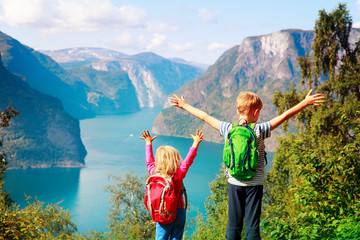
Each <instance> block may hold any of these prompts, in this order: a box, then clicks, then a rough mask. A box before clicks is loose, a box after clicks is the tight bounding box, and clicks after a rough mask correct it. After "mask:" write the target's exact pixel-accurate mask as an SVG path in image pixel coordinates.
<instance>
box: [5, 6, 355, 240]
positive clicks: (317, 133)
mask: <svg viewBox="0 0 360 240" xmlns="http://www.w3.org/2000/svg"><path fill="white" fill-rule="evenodd" d="M351 29H352V18H351V16H350V15H349V12H348V10H347V8H346V5H343V4H339V6H338V7H337V8H336V9H335V10H334V11H332V12H329V13H327V12H325V11H324V10H322V11H319V18H318V20H317V21H316V22H315V27H314V31H315V38H314V41H313V44H312V49H313V54H312V55H306V56H305V57H299V58H298V64H299V66H300V68H301V75H302V84H303V85H304V86H305V87H306V88H307V91H308V89H310V88H311V89H314V90H316V92H319V93H322V94H323V95H324V96H325V103H324V104H323V105H322V106H320V107H316V108H315V109H307V110H304V111H303V112H301V113H299V114H298V115H297V116H296V118H294V119H293V121H291V122H287V123H286V124H285V125H284V127H283V129H284V131H285V132H286V133H287V134H286V135H285V136H283V137H281V138H279V139H278V141H279V146H278V148H277V149H276V154H275V156H274V160H273V167H272V169H271V170H270V172H269V173H268V175H267V177H266V183H265V186H264V189H265V191H264V192H265V196H264V198H263V208H262V221H261V234H262V238H263V239H359V238H360V201H359V199H360V108H359V106H360V40H359V41H357V42H356V43H355V45H351V44H350V43H349V35H350V32H351ZM324 79H325V80H324ZM307 91H304V92H302V91H298V90H296V89H295V88H294V87H290V91H288V92H280V91H278V92H276V93H275V94H274V95H273V96H272V101H273V104H274V105H275V106H276V108H277V111H278V113H279V114H280V113H282V112H283V111H285V110H287V109H289V108H291V107H292V106H294V105H295V104H297V103H298V102H299V101H301V100H302V99H303V98H304V96H305V95H306V92H307ZM19 114H20V115H21V112H20V113H19V112H18V111H16V110H15V109H13V108H12V107H11V106H9V108H7V109H5V110H3V112H2V113H1V127H2V128H6V127H8V126H9V124H10V125H11V120H12V119H13V118H14V117H17V116H18V115H19ZM290 125H295V126H296V131H287V130H288V129H289V126H290ZM0 161H1V162H0V211H1V214H0V238H2V239H153V238H154V234H155V225H154V223H153V222H152V220H151V218H150V216H149V215H148V214H147V210H146V209H145V206H144V205H143V197H144V182H145V176H136V175H134V174H132V173H128V174H126V175H124V176H112V178H113V179H114V180H115V184H114V185H111V186H108V187H107V188H106V191H108V192H109V193H110V195H111V199H110V201H111V203H112V206H111V209H110V214H109V216H108V230H109V231H108V232H95V231H91V230H89V232H88V233H83V234H81V233H78V232H77V228H76V225H75V224H74V223H73V222H71V216H70V214H69V212H68V211H67V210H66V209H63V208H62V207H60V206H59V204H50V205H45V204H44V203H42V202H39V201H37V200H36V199H31V198H29V205H28V206H27V207H26V208H25V209H19V207H17V205H16V203H14V202H13V201H12V200H11V199H10V198H9V194H8V193H7V192H4V190H3V182H4V181H6V179H4V174H5V172H6V165H7V162H6V158H5V154H4V153H2V154H1V160H0ZM221 172H222V169H220V170H219V174H218V175H217V177H216V178H215V179H214V180H213V181H212V182H211V183H210V185H209V187H210V190H211V195H210V196H209V197H208V199H207V201H206V202H205V203H204V204H205V207H206V215H202V214H200V213H199V214H198V215H197V217H196V218H195V219H188V221H187V227H188V228H192V230H193V231H192V233H191V234H187V235H186V236H185V238H186V239H224V238H225V237H224V236H225V232H226V222H227V183H226V179H225V177H224V176H223V174H222V173H221Z"/></svg>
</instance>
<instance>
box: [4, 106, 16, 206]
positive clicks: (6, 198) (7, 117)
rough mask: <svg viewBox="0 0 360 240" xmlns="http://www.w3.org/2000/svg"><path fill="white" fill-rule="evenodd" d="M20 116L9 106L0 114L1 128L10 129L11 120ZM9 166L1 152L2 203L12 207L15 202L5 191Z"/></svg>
mask: <svg viewBox="0 0 360 240" xmlns="http://www.w3.org/2000/svg"><path fill="white" fill-rule="evenodd" d="M19 114H20V113H19V112H18V111H17V110H15V109H14V108H13V107H12V106H11V104H9V106H8V107H7V108H6V109H5V110H4V111H2V112H0V128H6V127H8V126H9V124H10V120H11V118H13V117H17V116H18V115H19ZM2 144H3V143H2V140H1V139H0V147H1V146H2ZM7 165H8V162H7V161H6V154H5V153H4V152H2V151H0V201H4V204H5V205H6V206H11V205H12V204H13V203H14V201H13V200H12V199H11V198H10V197H9V193H8V192H6V191H4V178H5V173H6V167H7Z"/></svg>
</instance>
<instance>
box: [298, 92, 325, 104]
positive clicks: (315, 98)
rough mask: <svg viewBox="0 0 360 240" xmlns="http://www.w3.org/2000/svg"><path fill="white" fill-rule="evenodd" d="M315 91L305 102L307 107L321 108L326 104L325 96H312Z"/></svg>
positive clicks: (308, 95)
mask: <svg viewBox="0 0 360 240" xmlns="http://www.w3.org/2000/svg"><path fill="white" fill-rule="evenodd" d="M312 92H313V90H312V89H311V90H310V91H309V92H308V94H306V97H305V99H304V100H303V101H304V102H305V104H306V106H309V105H314V106H320V105H321V104H322V103H323V102H324V100H323V99H324V98H325V97H324V96H323V95H322V94H315V95H311V94H312Z"/></svg>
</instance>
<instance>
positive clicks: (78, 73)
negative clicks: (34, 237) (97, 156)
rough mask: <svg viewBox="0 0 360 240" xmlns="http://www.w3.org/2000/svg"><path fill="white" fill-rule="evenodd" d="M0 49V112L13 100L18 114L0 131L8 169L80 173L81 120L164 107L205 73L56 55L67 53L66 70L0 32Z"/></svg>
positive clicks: (180, 65)
mask: <svg viewBox="0 0 360 240" xmlns="http://www.w3.org/2000/svg"><path fill="white" fill-rule="evenodd" d="M0 51H1V58H2V62H1V61H0V63H3V65H2V64H1V74H3V76H2V78H1V81H2V91H1V93H0V98H1V99H2V100H3V101H2V102H1V106H0V107H2V109H5V108H6V106H7V104H9V103H10V102H12V103H13V106H14V108H15V109H17V110H19V111H20V116H19V117H18V118H17V119H14V120H13V121H12V123H11V127H10V128H7V129H1V130H0V135H1V137H2V139H3V140H4V146H3V147H2V150H3V151H5V152H6V153H7V160H8V162H9V168H47V167H83V166H85V161H84V159H85V156H86V150H85V148H84V145H83V143H82V141H81V139H80V128H79V119H86V118H93V117H95V116H97V115H106V114H119V113H131V112H136V111H139V110H140V108H142V107H155V106H157V107H158V106H162V105H163V103H164V101H165V98H166V96H167V95H168V94H169V93H171V92H172V91H175V90H176V89H178V88H179V87H180V86H181V85H182V84H183V83H185V82H186V81H189V80H191V79H193V78H195V77H197V76H200V75H201V74H202V73H203V72H204V70H203V69H201V68H199V67H196V66H193V65H191V64H189V63H185V62H179V61H177V60H173V61H172V60H168V59H165V58H163V57H161V56H158V55H156V54H153V53H142V54H137V55H134V56H127V55H125V54H121V53H118V52H116V51H112V50H107V49H89V48H80V49H72V50H59V51H56V54H60V55H61V54H65V55H66V57H65V58H62V59H67V61H66V62H65V63H64V62H63V61H62V62H61V61H60V62H61V64H63V66H64V67H63V66H62V65H61V64H59V63H58V62H56V61H54V60H53V59H52V58H51V57H49V56H48V55H46V54H44V53H41V52H39V51H36V50H34V49H32V48H30V47H28V46H25V45H23V44H21V43H20V42H19V41H17V40H16V39H13V38H12V37H11V36H9V35H6V34H5V33H2V32H0ZM49 55H52V56H53V57H54V58H56V57H55V56H54V52H53V53H52V54H50V53H49ZM57 56H58V55H57ZM94 56H96V57H94ZM79 57H80V58H81V60H80V61H79ZM121 57H123V58H121Z"/></svg>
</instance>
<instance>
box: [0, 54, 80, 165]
mask: <svg viewBox="0 0 360 240" xmlns="http://www.w3.org/2000/svg"><path fill="white" fill-rule="evenodd" d="M0 83H1V88H0V109H1V110H3V109H5V108H6V107H7V105H8V104H9V103H12V106H13V107H14V108H15V109H16V110H18V111H19V112H20V115H19V116H18V117H17V118H14V119H12V120H11V123H10V126H9V127H8V128H2V129H0V136H1V137H2V139H3V146H2V149H1V150H2V151H4V152H5V153H6V154H7V161H8V162H9V165H8V167H9V168H10V169H12V168H44V167H84V166H85V162H84V158H85V156H86V150H85V147H84V145H83V143H82V141H81V139H80V127H79V121H78V120H77V119H75V118H74V117H72V116H71V115H69V114H68V113H67V112H66V111H65V110H64V109H63V107H62V103H61V102H60V100H59V99H57V98H54V97H51V96H48V95H45V94H43V93H40V92H39V91H37V90H34V89H32V88H31V87H30V86H29V84H28V83H27V82H24V81H23V78H22V77H20V76H17V75H14V74H13V73H11V72H9V71H8V70H7V69H6V68H5V67H4V65H3V64H2V61H1V58H0Z"/></svg>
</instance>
